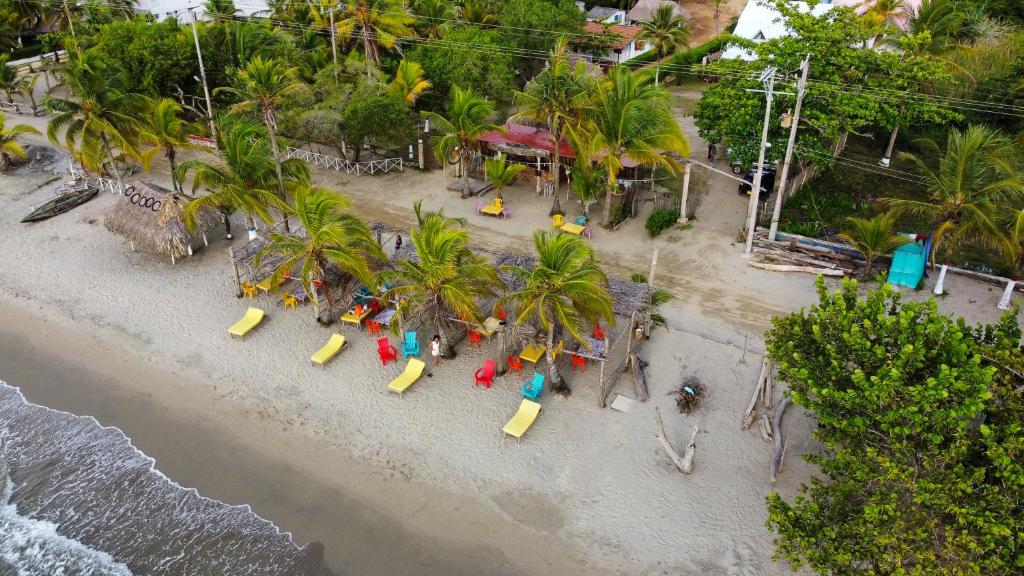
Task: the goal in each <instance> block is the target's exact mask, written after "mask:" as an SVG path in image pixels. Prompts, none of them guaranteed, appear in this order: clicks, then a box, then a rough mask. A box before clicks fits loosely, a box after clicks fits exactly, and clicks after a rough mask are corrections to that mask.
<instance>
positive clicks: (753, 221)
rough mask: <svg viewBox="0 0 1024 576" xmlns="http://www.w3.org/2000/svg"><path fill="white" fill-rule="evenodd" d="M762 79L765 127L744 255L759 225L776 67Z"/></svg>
mask: <svg viewBox="0 0 1024 576" xmlns="http://www.w3.org/2000/svg"><path fill="white" fill-rule="evenodd" d="M761 81H762V82H764V83H765V106H764V127H763V128H762V129H761V150H760V152H759V153H758V155H757V171H756V172H754V182H753V183H752V184H751V189H750V205H749V206H748V207H747V242H746V245H745V246H744V248H743V256H744V257H748V256H750V252H751V250H753V248H754V228H756V227H757V203H758V197H759V196H760V195H761V176H762V175H763V173H764V151H765V149H766V148H767V147H768V128H769V125H770V122H771V119H772V96H773V95H774V94H773V91H774V90H775V68H773V67H771V66H768V67H767V68H765V69H764V72H762V73H761Z"/></svg>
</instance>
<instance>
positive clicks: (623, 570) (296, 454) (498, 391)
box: [0, 94, 1000, 576]
mask: <svg viewBox="0 0 1024 576" xmlns="http://www.w3.org/2000/svg"><path fill="white" fill-rule="evenodd" d="M684 96H685V94H684ZM683 122H684V127H685V128H686V130H687V132H688V133H689V134H690V135H691V138H692V141H693V149H694V150H695V153H697V154H699V153H701V151H702V150H703V148H702V144H701V143H700V141H699V139H697V138H696V136H695V134H694V130H693V125H692V120H691V119H684V121H683ZM147 177H148V178H153V179H154V180H156V181H158V182H165V183H166V180H167V172H166V166H161V165H158V166H156V168H155V170H154V173H153V174H151V175H149V176H147ZM52 178H53V176H52V175H47V174H40V173H32V172H26V171H19V172H15V173H13V174H10V175H5V176H0V246H3V250H2V252H0V318H3V322H0V379H3V380H6V381H7V382H8V383H10V384H12V385H15V386H19V387H21V388H22V389H23V391H24V393H25V395H26V396H27V397H28V398H29V399H30V400H32V401H34V402H38V403H41V404H46V405H50V406H53V407H56V408H61V409H64V410H69V411H73V412H77V413H84V414H90V415H93V416H95V417H97V418H98V419H99V420H100V421H101V422H103V423H104V424H109V425H116V426H118V427H120V428H122V429H123V430H124V431H125V432H126V433H127V434H128V435H129V436H130V437H131V438H133V440H134V441H135V443H136V445H137V446H138V447H139V448H140V449H142V450H143V451H145V452H146V453H148V454H149V455H151V456H153V457H154V458H155V459H156V461H157V467H158V468H160V469H161V470H162V471H163V472H165V473H166V474H167V475H169V476H170V477H172V478H174V479H176V480H177V481H179V482H180V483H182V484H185V485H189V486H194V487H196V488H198V489H199V490H200V492H202V493H203V494H205V495H208V496H211V497H214V498H217V499H221V500H224V501H225V502H229V503H242V502H245V503H249V504H251V505H252V507H253V509H254V510H255V511H256V512H257V513H258V514H260V515H262V516H264V517H266V518H268V519H270V520H272V521H274V522H275V523H276V524H278V525H279V526H281V527H282V529H285V530H289V531H291V532H293V533H294V535H295V537H296V541H300V542H305V541H320V542H323V543H324V545H325V547H326V557H327V561H326V564H327V566H328V572H327V573H328V574H339V575H340V574H431V573H437V574H602V573H608V574H723V575H751V576H753V575H782V574H788V573H790V571H789V569H788V568H787V567H786V566H785V565H783V564H779V563H776V562H774V561H773V560H772V559H771V552H772V545H771V535H770V534H769V533H768V532H767V531H766V529H765V528H764V520H765V510H764V496H765V495H766V494H767V493H769V492H770V491H773V490H777V491H779V492H781V493H782V494H783V495H784V496H787V497H791V496H792V495H793V494H794V493H795V492H796V491H797V490H798V488H799V486H800V483H801V482H804V481H806V480H807V479H808V478H809V477H810V475H811V474H812V472H813V470H812V469H811V467H810V466H809V465H807V464H806V463H804V462H803V461H802V460H801V459H800V458H799V455H800V454H803V453H807V452H810V451H813V450H815V449H816V446H815V445H814V443H813V441H812V440H811V439H810V431H811V426H812V423H811V422H810V420H809V419H807V418H806V417H805V416H804V415H803V414H801V413H800V412H799V411H798V410H795V409H792V410H791V411H790V412H789V413H788V415H787V424H786V428H787V432H788V433H789V434H791V444H790V446H789V448H788V452H787V457H786V464H785V469H784V472H783V474H782V475H781V477H780V479H779V481H778V482H776V483H771V482H769V480H768V478H767V469H768V458H769V447H768V446H767V445H766V444H765V443H764V442H763V441H762V440H761V438H760V436H759V434H758V433H757V432H756V431H755V430H753V429H751V430H747V431H743V430H741V429H740V426H739V419H740V415H741V413H742V412H743V409H744V407H745V406H746V403H747V401H748V399H749V394H750V390H751V388H752V386H753V382H754V379H755V377H756V375H757V371H758V369H759V365H760V353H761V351H762V350H763V341H762V339H761V334H762V333H763V331H764V330H765V329H766V328H767V327H768V326H769V325H770V319H771V317H772V316H773V315H777V314H783V313H786V312H789V311H793V310H797V309H799V308H800V307H802V306H807V305H810V304H811V303H813V302H814V300H815V298H816V296H815V293H814V287H813V277H811V276H808V275H787V274H773V273H769V272H763V271H757V270H753V269H751V268H749V267H748V266H746V263H745V260H743V259H742V258H741V256H740V252H741V249H742V247H741V246H740V245H738V244H737V243H736V233H737V231H738V229H739V226H740V223H741V221H742V218H743V213H744V210H745V199H744V198H740V197H738V196H737V194H736V192H735V186H734V185H733V184H732V183H731V181H729V180H727V179H725V178H723V177H721V176H708V175H706V174H695V177H694V181H693V182H692V184H691V185H692V186H693V187H694V189H695V190H696V191H697V193H699V194H700V199H699V207H698V212H697V218H696V220H695V221H694V222H693V226H692V227H691V228H689V229H686V230H672V231H670V232H667V233H665V234H663V235H662V236H660V237H659V238H657V239H654V240H652V239H650V238H649V237H648V236H647V234H646V232H645V231H644V230H643V220H644V218H645V217H646V211H649V210H650V206H645V207H644V211H645V212H644V213H643V214H642V215H641V218H638V219H636V220H634V221H631V222H630V223H628V224H627V225H625V226H623V227H622V228H620V229H619V230H618V231H616V232H607V231H604V230H600V229H599V230H597V231H596V232H595V234H594V238H593V240H592V241H593V244H594V246H595V248H596V250H597V252H598V254H599V255H600V257H601V259H602V263H603V265H604V266H605V267H606V269H607V270H608V273H609V274H610V275H614V276H618V277H628V275H629V273H630V272H642V273H645V274H646V273H647V272H648V271H649V268H650V264H651V256H652V254H653V253H654V252H655V250H657V252H658V262H657V268H656V274H655V285H657V286H660V287H664V288H667V289H668V290H670V291H672V292H673V293H674V294H676V296H677V299H676V300H675V301H673V302H672V303H670V304H669V305H668V306H666V307H664V308H663V314H664V315H665V316H666V318H667V320H668V327H667V328H666V329H659V330H658V331H656V332H655V334H654V335H653V337H652V339H651V340H650V341H649V342H648V343H647V344H646V345H645V346H644V348H643V350H642V352H641V356H642V357H643V358H644V359H646V360H647V361H648V362H649V363H650V367H649V369H648V370H649V373H648V377H649V382H650V385H651V400H650V401H649V402H647V403H642V404H637V405H636V406H635V407H634V408H633V410H631V411H630V412H627V413H622V412H617V411H613V410H608V409H602V408H599V407H598V405H597V394H598V384H597V370H596V367H593V368H591V369H588V371H587V372H586V373H585V374H582V375H569V378H570V382H571V384H572V386H573V388H574V393H573V395H572V396H571V397H569V398H564V397H561V396H553V395H548V396H545V397H544V399H543V405H544V408H543V411H542V413H541V416H540V418H539V419H538V421H537V423H536V424H535V425H534V427H533V428H532V429H531V430H530V432H529V434H528V435H527V437H526V438H525V439H524V441H523V443H522V444H520V445H517V444H516V443H515V442H511V441H506V440H505V439H503V438H502V435H501V433H500V430H501V426H502V424H503V423H504V422H505V421H506V420H507V419H508V418H509V417H510V416H511V415H512V413H514V411H515V408H516V406H517V404H518V398H519V391H518V381H517V379H516V378H499V379H497V380H496V383H495V386H494V387H493V388H491V389H489V390H486V389H479V388H475V387H474V386H473V384H472V373H473V371H474V370H475V369H476V368H477V367H479V366H480V365H481V364H482V362H483V359H484V358H485V357H488V355H491V357H493V355H494V354H496V349H497V345H496V344H495V343H491V344H489V345H488V346H485V347H484V349H483V350H482V351H479V352H476V351H466V352H463V353H461V354H460V355H459V356H458V358H457V359H455V360H452V361H446V362H444V363H443V364H442V366H441V367H440V368H438V369H435V370H434V371H433V376H432V377H430V378H424V379H423V380H422V381H421V382H419V383H417V384H416V386H415V387H414V388H413V389H412V391H411V392H410V393H409V394H407V395H406V397H405V398H403V399H400V398H398V397H394V396H391V397H389V396H388V395H387V394H386V391H385V390H386V385H387V382H388V381H389V380H390V379H391V378H393V377H394V376H395V375H396V374H397V372H398V371H399V370H400V368H399V367H397V366H395V365H394V364H390V365H388V366H387V367H384V368H382V367H381V366H380V364H379V362H378V361H377V359H376V354H375V343H374V342H373V339H371V338H370V337H368V336H366V335H365V334H361V333H358V332H356V331H355V330H354V329H352V328H347V329H345V328H339V327H332V328H330V329H326V328H323V327H320V326H318V325H317V324H316V323H315V322H314V321H313V314H312V312H311V310H310V309H309V308H306V309H302V308H300V309H299V310H298V311H284V310H282V309H281V307H280V306H277V305H275V303H274V302H273V301H272V300H269V299H266V298H264V299H263V300H262V301H258V305H260V306H262V307H264V308H265V309H266V310H267V311H268V313H269V315H270V320H269V322H267V323H265V325H263V326H261V327H260V328H258V329H257V330H256V331H255V332H254V333H253V334H251V336H249V337H247V338H246V339H245V340H244V341H237V340H231V339H229V337H228V335H227V334H226V327H227V326H229V325H230V324H231V323H232V322H233V321H234V320H236V319H237V318H238V317H239V316H240V315H241V313H242V311H243V310H244V309H245V307H246V306H247V305H248V304H249V302H248V301H240V300H238V299H236V298H235V297H234V286H233V277H232V272H231V267H230V264H229V261H228V257H227V254H226V250H227V248H228V247H229V246H230V245H231V244H229V241H227V240H224V239H223V238H220V237H218V238H213V237H212V236H211V245H210V247H209V248H207V249H204V250H202V251H199V252H198V253H197V254H196V255H195V256H194V257H192V258H187V259H184V260H182V261H179V262H178V263H177V265H172V264H171V262H170V261H165V260H163V259H161V258H158V257H155V256H152V255H147V254H144V253H138V252H131V251H130V250H129V249H128V246H127V242H126V241H123V240H122V239H120V238H117V237H115V236H113V235H111V234H109V233H108V232H107V231H106V230H105V229H104V228H103V226H102V217H103V213H104V211H105V210H107V209H108V208H109V207H110V206H111V205H112V204H113V202H114V201H115V200H116V197H114V196H110V195H101V196H100V197H98V198H97V199H95V200H93V201H91V202H89V203H88V204H86V205H84V206H82V207H80V208H78V209H76V210H74V211H73V212H70V213H68V214H65V215H63V216H60V217H58V218H55V219H53V220H50V221H47V222H43V223H41V224H37V225H31V226H25V225H21V224H19V223H18V220H19V219H20V217H21V216H23V215H24V214H25V213H27V212H28V210H29V209H30V206H31V205H37V204H39V203H41V202H42V201H44V200H45V199H46V198H47V194H48V193H49V192H48V188H49V186H42V184H43V183H44V182H46V181H47V180H50V179H52ZM316 179H317V181H318V182H320V183H322V184H327V185H331V186H333V187H335V188H337V189H339V190H342V191H344V192H345V193H346V194H347V195H348V196H349V197H350V198H351V199H352V200H353V204H354V206H355V211H356V212H358V213H360V215H362V216H364V217H366V218H368V219H373V220H376V221H381V222H383V223H384V224H385V225H388V226H391V227H394V228H399V229H408V227H409V226H410V224H411V222H412V219H413V215H412V211H411V209H410V206H411V204H412V202H413V200H415V199H420V198H422V199H423V200H424V205H425V207H427V208H428V209H429V208H436V207H440V206H444V208H445V210H446V212H447V213H449V214H451V215H453V216H464V217H466V218H468V219H469V226H470V229H471V234H472V235H473V238H474V241H475V242H477V243H478V244H479V245H481V246H484V247H487V248H491V249H502V250H522V251H527V250H528V249H529V246H528V245H527V242H528V239H529V235H530V234H531V233H532V231H533V230H534V229H535V228H538V227H544V226H546V225H547V221H548V219H547V211H548V208H549V207H550V199H545V198H539V197H537V196H536V195H535V194H534V193H533V191H532V189H531V188H529V187H527V186H519V187H516V188H515V189H513V190H509V191H507V192H506V194H505V198H506V199H507V200H508V201H509V202H510V203H513V202H514V203H515V204H514V206H515V211H514V214H515V216H514V218H512V219H508V220H494V219H486V218H484V217H482V216H479V215H477V214H475V213H474V209H473V201H472V200H459V199H458V198H457V197H455V196H454V195H453V194H452V193H450V192H445V191H443V188H444V187H443V175H442V174H441V173H440V172H433V173H425V174H423V173H419V172H416V171H414V170H408V171H406V172H404V173H394V174H387V175H382V176H375V177H370V176H362V177H355V176H349V175H346V174H343V173H342V174H339V173H336V172H329V171H324V170H320V169H318V170H316ZM40 186H42V187H40ZM569 206H572V208H569ZM563 207H566V208H567V209H568V210H569V212H570V214H574V213H575V212H576V211H577V208H576V207H575V205H574V203H572V202H569V203H565V204H563ZM237 224H238V227H237V228H236V230H241V229H242V228H241V220H240V219H239V220H238V222H237ZM218 236H219V235H218ZM242 242H243V240H241V239H239V238H237V237H236V239H235V240H234V245H235V246H239V245H240V244H241V243H242ZM931 282H932V281H929V288H930V286H931ZM946 289H947V292H948V295H947V296H945V297H943V298H941V299H940V306H941V307H942V309H943V310H944V311H946V312H950V313H953V312H955V313H957V314H960V315H964V316H966V317H967V319H968V320H969V321H972V322H977V321H994V320H995V319H997V318H998V315H999V311H998V310H996V308H995V304H996V302H997V300H998V298H999V292H1000V290H999V289H998V288H994V287H990V286H987V285H983V284H978V283H975V282H973V281H968V280H964V279H962V278H959V277H953V276H950V277H947V279H946ZM929 296H930V292H929V291H928V290H922V291H920V292H915V293H910V294H909V295H908V297H911V298H915V299H919V298H926V297H929ZM331 330H341V331H343V332H344V333H346V334H348V335H349V336H350V337H351V338H352V341H353V345H352V346H351V347H350V348H349V349H348V350H346V351H345V352H343V353H342V355H341V356H339V357H338V359H336V360H335V361H334V362H333V363H332V364H330V365H328V367H327V369H326V370H320V369H319V368H316V369H314V368H311V367H310V366H309V362H308V357H309V355H310V354H311V353H312V352H313V351H315V350H316V349H317V348H318V347H319V346H320V345H321V344H322V343H323V341H325V340H326V338H327V336H328V335H329V333H330V331H331ZM460 352H462V351H461V349H460ZM688 376H696V377H698V378H700V380H701V381H702V382H703V383H705V385H707V387H708V389H709V396H708V398H707V399H706V401H705V403H704V405H703V406H702V407H701V409H700V410H698V411H697V412H696V413H694V414H691V415H687V416H682V415H679V414H678V412H677V411H676V409H675V406H674V401H673V399H672V398H670V397H669V396H668V393H669V391H670V390H671V389H673V388H675V387H677V386H678V385H679V383H680V382H681V381H682V379H683V378H685V377H688ZM632 388H633V387H632V377H631V376H629V375H624V376H623V377H622V379H621V382H620V384H619V386H618V388H617V392H619V393H622V394H623V395H626V396H632V395H633V391H632ZM655 407H660V409H661V411H662V413H663V414H665V415H666V420H667V422H666V424H667V428H668V433H669V436H670V438H671V439H672V441H673V442H674V443H677V444H680V445H681V444H683V443H685V440H686V438H687V437H688V436H689V430H690V429H691V428H692V426H693V425H697V426H699V428H700V430H701V432H700V434H699V436H698V440H697V443H698V452H697V458H696V466H695V471H694V473H693V474H692V475H691V476H689V477H684V476H682V475H681V474H679V472H678V471H677V470H676V469H675V467H674V466H673V464H672V463H671V461H670V460H669V459H668V458H667V457H666V456H665V455H664V453H663V452H662V451H661V449H660V447H659V445H658V441H657V439H656V437H655V434H656V431H655V420H654V410H655Z"/></svg>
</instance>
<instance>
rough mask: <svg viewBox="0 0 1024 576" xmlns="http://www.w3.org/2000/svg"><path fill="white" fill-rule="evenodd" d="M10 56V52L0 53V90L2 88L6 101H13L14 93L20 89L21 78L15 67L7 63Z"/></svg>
mask: <svg viewBox="0 0 1024 576" xmlns="http://www.w3.org/2000/svg"><path fill="white" fill-rule="evenodd" d="M10 58H11V55H10V54H0V90H3V92H4V94H5V95H6V96H7V100H8V101H10V102H14V93H15V92H20V91H21V78H20V77H19V76H18V70H17V68H15V67H14V66H11V65H10V64H8V63H7V62H8V61H9V60H10Z"/></svg>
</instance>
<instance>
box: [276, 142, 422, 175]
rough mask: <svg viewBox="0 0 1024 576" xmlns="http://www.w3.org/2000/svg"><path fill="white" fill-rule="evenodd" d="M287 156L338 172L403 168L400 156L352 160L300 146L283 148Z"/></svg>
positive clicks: (385, 171) (367, 171)
mask: <svg viewBox="0 0 1024 576" xmlns="http://www.w3.org/2000/svg"><path fill="white" fill-rule="evenodd" d="M284 155H285V157H287V158H301V159H303V160H305V161H306V162H309V163H310V164H312V165H314V166H322V167H324V168H330V169H331V170H337V171H338V172H340V171H342V170H344V171H345V172H347V173H349V174H355V175H356V176H359V175H360V174H377V173H381V174H385V173H387V172H390V171H392V170H398V171H399V172H402V171H404V170H405V167H404V164H403V161H402V158H401V157H397V158H384V159H383V160H369V161H367V162H353V161H352V160H345V159H344V158H338V157H337V156H329V155H327V154H320V153H319V152H310V151H309V150H302V149H300V148H292V147H291V146H289V147H286V148H285V152H284Z"/></svg>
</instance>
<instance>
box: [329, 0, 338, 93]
mask: <svg viewBox="0 0 1024 576" xmlns="http://www.w3.org/2000/svg"><path fill="white" fill-rule="evenodd" d="M330 14H331V55H332V56H333V57H334V83H335V84H337V83H338V41H337V40H335V39H334V8H333V7H332V8H331V10H330Z"/></svg>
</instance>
